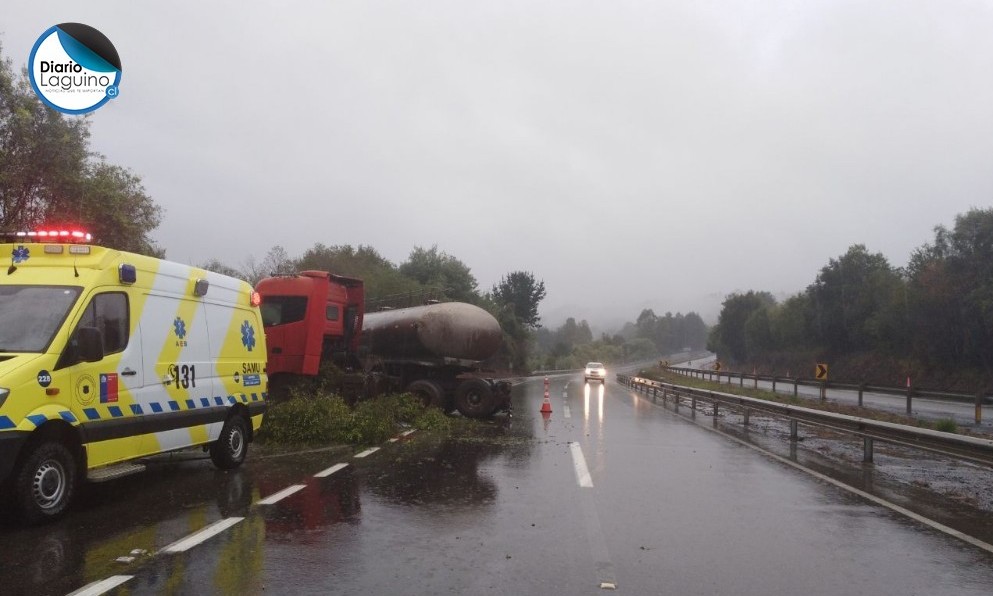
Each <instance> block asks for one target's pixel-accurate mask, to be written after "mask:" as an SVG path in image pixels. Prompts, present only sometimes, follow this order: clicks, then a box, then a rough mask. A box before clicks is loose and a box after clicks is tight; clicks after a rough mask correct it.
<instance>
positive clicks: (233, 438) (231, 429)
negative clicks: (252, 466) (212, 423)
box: [210, 414, 248, 470]
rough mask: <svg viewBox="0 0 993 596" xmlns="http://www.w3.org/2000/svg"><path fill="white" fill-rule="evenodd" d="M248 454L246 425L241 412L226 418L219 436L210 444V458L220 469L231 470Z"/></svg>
mask: <svg viewBox="0 0 993 596" xmlns="http://www.w3.org/2000/svg"><path fill="white" fill-rule="evenodd" d="M246 455H248V425H247V424H246V422H245V418H244V417H243V416H242V415H241V414H235V415H234V416H231V417H230V418H228V420H227V422H225V423H224V427H223V428H221V436H219V437H217V440H216V441H214V442H213V443H212V444H211V445H210V459H211V461H213V462H214V465H215V466H217V467H218V468H220V469H221V470H233V469H235V468H237V467H238V466H240V465H241V462H243V461H245V456H246Z"/></svg>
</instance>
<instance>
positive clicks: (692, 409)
mask: <svg viewBox="0 0 993 596" xmlns="http://www.w3.org/2000/svg"><path fill="white" fill-rule="evenodd" d="M690 412H691V413H690V417H691V418H696V396H695V395H693V396H690Z"/></svg>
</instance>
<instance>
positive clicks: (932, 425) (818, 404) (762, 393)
mask: <svg viewBox="0 0 993 596" xmlns="http://www.w3.org/2000/svg"><path fill="white" fill-rule="evenodd" d="M638 376H640V377H644V378H646V379H652V380H655V381H661V382H663V383H672V384H673V385H683V386H685V387H693V388H695V389H703V390H707V391H720V392H721V393H730V394H732V395H741V396H744V397H752V398H755V399H762V400H766V401H771V402H776V403H780V404H789V405H792V406H800V407H803V408H809V409H811V410H822V411H825V412H832V413H835V414H845V415H848V416H858V417H860V418H868V419H870V420H878V421H880V422H890V423H893V424H902V425H905V426H915V427H918V428H927V429H931V430H938V431H942V432H948V433H958V434H970V433H969V432H968V430H967V429H960V428H959V426H958V425H957V424H956V423H955V421H954V420H950V419H939V420H922V419H919V418H913V417H909V416H902V415H900V414H894V413H891V412H883V411H880V410H874V409H872V408H865V407H861V408H860V407H858V406H854V405H847V404H840V403H838V402H833V401H827V400H825V401H822V400H820V399H818V398H815V397H805V396H796V397H794V396H793V395H787V394H783V393H773V392H772V391H770V390H767V389H756V388H755V387H749V386H748V385H747V381H746V385H745V386H744V387H742V386H740V385H737V384H734V383H732V384H727V383H718V382H716V381H708V380H705V379H698V378H694V377H687V376H683V375H679V374H676V373H672V372H667V371H665V370H664V369H660V368H651V369H642V370H641V371H639V372H638Z"/></svg>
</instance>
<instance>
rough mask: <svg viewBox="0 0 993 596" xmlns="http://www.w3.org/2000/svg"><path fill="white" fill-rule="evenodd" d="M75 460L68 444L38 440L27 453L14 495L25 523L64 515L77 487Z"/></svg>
mask: <svg viewBox="0 0 993 596" xmlns="http://www.w3.org/2000/svg"><path fill="white" fill-rule="evenodd" d="M76 474H77V466H76V460H75V458H73V456H72V453H71V452H70V451H69V449H67V448H66V446H65V445H63V444H61V443H56V442H53V441H45V442H43V443H39V444H38V445H36V446H35V447H34V449H33V450H32V451H31V452H30V453H28V455H27V457H26V458H25V459H24V463H23V464H22V465H21V466H20V468H19V469H18V471H17V475H16V476H15V479H14V497H15V499H16V500H17V508H18V509H19V510H20V513H21V521H22V522H23V523H25V524H37V523H39V522H43V521H46V520H51V519H55V518H57V517H59V516H60V515H62V514H63V513H64V512H65V510H66V509H68V507H69V502H70V501H71V500H72V497H73V494H74V493H75V489H76Z"/></svg>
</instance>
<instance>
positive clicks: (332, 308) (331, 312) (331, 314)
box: [325, 304, 338, 321]
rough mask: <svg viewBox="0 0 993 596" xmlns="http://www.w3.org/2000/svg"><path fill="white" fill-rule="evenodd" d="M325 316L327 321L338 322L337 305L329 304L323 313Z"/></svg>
mask: <svg viewBox="0 0 993 596" xmlns="http://www.w3.org/2000/svg"><path fill="white" fill-rule="evenodd" d="M325 316H326V317H327V319H328V320H329V321H337V320H338V305H336V304H329V305H328V308H327V310H326V311H325Z"/></svg>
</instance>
